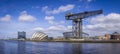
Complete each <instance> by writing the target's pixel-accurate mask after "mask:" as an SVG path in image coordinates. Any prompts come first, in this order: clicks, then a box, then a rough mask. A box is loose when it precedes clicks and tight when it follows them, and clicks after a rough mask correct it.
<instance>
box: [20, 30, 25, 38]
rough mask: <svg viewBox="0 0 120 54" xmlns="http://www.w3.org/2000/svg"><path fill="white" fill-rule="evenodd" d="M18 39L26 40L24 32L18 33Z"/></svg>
mask: <svg viewBox="0 0 120 54" xmlns="http://www.w3.org/2000/svg"><path fill="white" fill-rule="evenodd" d="M18 39H26V32H24V31H23V32H18Z"/></svg>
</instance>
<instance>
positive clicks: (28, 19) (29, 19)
mask: <svg viewBox="0 0 120 54" xmlns="http://www.w3.org/2000/svg"><path fill="white" fill-rule="evenodd" d="M35 20H36V18H35V17H34V16H32V15H28V14H27V12H26V11H23V12H21V14H20V16H19V21H22V22H33V21H35Z"/></svg>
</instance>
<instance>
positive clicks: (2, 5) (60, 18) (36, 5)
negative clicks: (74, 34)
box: [0, 0, 120, 38]
mask: <svg viewBox="0 0 120 54" xmlns="http://www.w3.org/2000/svg"><path fill="white" fill-rule="evenodd" d="M98 9H102V10H103V11H104V13H103V14H101V15H98V16H93V17H90V18H87V19H84V20H83V31H84V32H87V33H88V34H90V35H91V36H95V35H104V34H106V33H112V32H114V31H117V32H119V30H118V29H119V27H120V26H119V25H120V23H119V20H120V19H119V18H120V0H0V38H16V37H17V32H18V31H26V32H27V37H29V38H30V37H31V36H32V34H33V33H34V32H35V31H42V32H44V33H46V34H48V35H49V36H52V37H57V36H62V33H63V32H66V31H71V25H72V24H71V21H67V20H65V14H66V13H70V12H72V13H79V12H84V11H92V10H98ZM101 25H102V26H101Z"/></svg>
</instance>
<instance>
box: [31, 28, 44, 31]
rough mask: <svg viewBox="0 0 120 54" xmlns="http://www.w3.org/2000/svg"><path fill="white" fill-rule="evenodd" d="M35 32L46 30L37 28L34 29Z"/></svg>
mask: <svg viewBox="0 0 120 54" xmlns="http://www.w3.org/2000/svg"><path fill="white" fill-rule="evenodd" d="M33 30H34V31H43V30H44V29H43V28H41V27H36V28H33Z"/></svg>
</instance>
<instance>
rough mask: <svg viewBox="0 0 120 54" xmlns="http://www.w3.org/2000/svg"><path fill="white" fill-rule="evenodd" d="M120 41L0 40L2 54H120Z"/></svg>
mask: <svg viewBox="0 0 120 54" xmlns="http://www.w3.org/2000/svg"><path fill="white" fill-rule="evenodd" d="M119 50H120V43H64V42H63V43H61V42H27V41H26V42H25V41H0V54H120V51H119Z"/></svg>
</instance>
